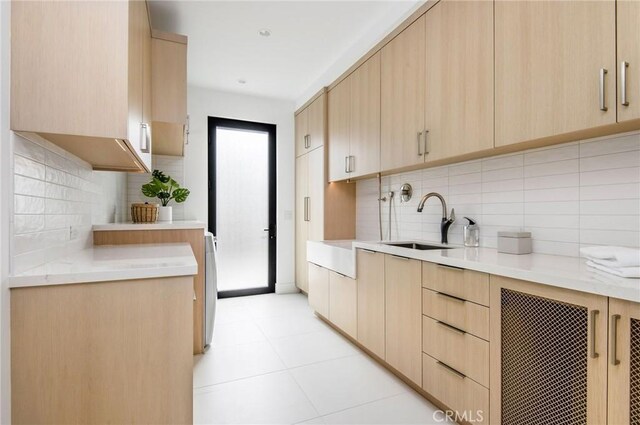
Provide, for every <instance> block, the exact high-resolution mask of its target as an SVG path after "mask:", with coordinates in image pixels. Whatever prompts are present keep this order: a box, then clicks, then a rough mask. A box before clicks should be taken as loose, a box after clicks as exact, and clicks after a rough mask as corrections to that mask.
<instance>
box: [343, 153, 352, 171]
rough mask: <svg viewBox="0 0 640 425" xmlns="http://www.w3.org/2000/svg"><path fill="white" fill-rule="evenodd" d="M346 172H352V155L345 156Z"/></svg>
mask: <svg viewBox="0 0 640 425" xmlns="http://www.w3.org/2000/svg"><path fill="white" fill-rule="evenodd" d="M344 172H345V173H346V174H349V173H350V172H351V157H350V156H345V157H344Z"/></svg>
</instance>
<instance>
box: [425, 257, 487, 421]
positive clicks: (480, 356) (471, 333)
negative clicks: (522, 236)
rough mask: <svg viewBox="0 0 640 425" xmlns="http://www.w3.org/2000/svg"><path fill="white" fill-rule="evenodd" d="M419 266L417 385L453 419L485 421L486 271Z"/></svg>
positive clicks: (433, 265) (440, 266) (429, 265)
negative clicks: (454, 414) (419, 369)
mask: <svg viewBox="0 0 640 425" xmlns="http://www.w3.org/2000/svg"><path fill="white" fill-rule="evenodd" d="M422 267H423V269H422V314H423V316H422V351H423V354H422V363H423V367H422V375H423V376H422V387H423V389H424V390H425V391H426V392H428V393H429V394H431V395H432V396H433V397H435V398H436V399H438V400H439V401H441V402H442V403H444V404H445V405H447V406H448V407H449V408H451V409H452V410H454V411H456V412H457V414H458V419H460V420H464V421H466V422H474V423H489V275H488V274H485V273H479V272H474V271H470V270H465V269H459V268H453V267H449V266H443V265H439V264H434V263H423V266H422Z"/></svg>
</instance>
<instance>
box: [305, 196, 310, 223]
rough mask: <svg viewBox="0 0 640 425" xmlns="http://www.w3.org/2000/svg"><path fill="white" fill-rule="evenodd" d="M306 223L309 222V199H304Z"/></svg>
mask: <svg viewBox="0 0 640 425" xmlns="http://www.w3.org/2000/svg"><path fill="white" fill-rule="evenodd" d="M304 221H309V197H308V196H305V197H304Z"/></svg>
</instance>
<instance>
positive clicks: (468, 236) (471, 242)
mask: <svg viewBox="0 0 640 425" xmlns="http://www.w3.org/2000/svg"><path fill="white" fill-rule="evenodd" d="M464 219H465V220H467V221H468V222H469V223H468V224H465V225H464V227H463V236H464V246H469V247H477V246H480V228H479V227H478V224H477V223H476V222H475V220H472V219H470V218H469V217H465V218H464Z"/></svg>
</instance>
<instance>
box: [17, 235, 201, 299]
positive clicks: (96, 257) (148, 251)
mask: <svg viewBox="0 0 640 425" xmlns="http://www.w3.org/2000/svg"><path fill="white" fill-rule="evenodd" d="M197 273H198V264H197V263H196V258H195V256H194V255H193V251H192V250H191V246H190V245H189V244H188V243H176V244H145V245H104V246H94V247H91V248H88V249H83V250H80V251H77V252H74V253H72V254H70V255H68V256H65V257H62V258H59V259H57V260H54V261H51V262H49V263H46V264H44V265H42V266H39V267H35V268H33V269H30V270H27V271H26V272H23V273H20V274H17V275H14V276H9V277H8V278H7V286H8V287H9V288H22V287H29V286H44V285H63V284H70V283H88V282H107V281H114V280H134V279H150V278H163V277H173V276H193V275H195V274H197Z"/></svg>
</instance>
